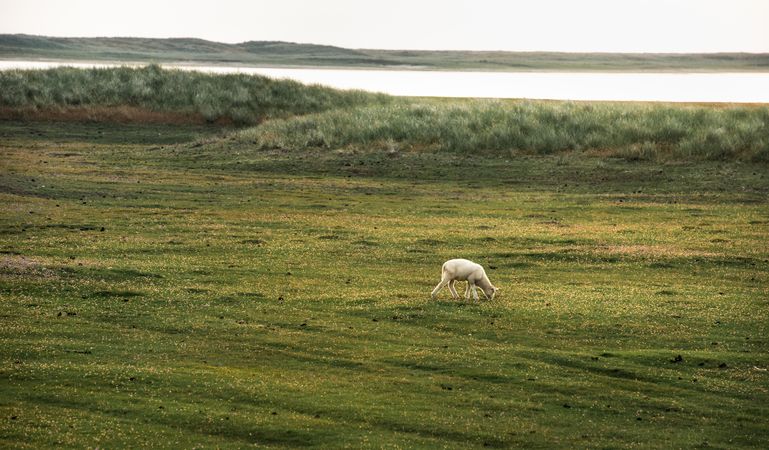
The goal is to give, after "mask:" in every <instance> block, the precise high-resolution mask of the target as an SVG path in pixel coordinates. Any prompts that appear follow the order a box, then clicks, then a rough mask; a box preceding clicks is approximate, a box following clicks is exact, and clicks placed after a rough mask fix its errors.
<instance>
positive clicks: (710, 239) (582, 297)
mask: <svg viewBox="0 0 769 450" xmlns="http://www.w3.org/2000/svg"><path fill="white" fill-rule="evenodd" d="M34 127H35V130H36V131H35V132H34V133H29V130H26V125H24V124H13V123H0V131H2V133H3V140H2V141H1V142H0V146H1V147H0V151H1V152H2V157H3V158H2V172H1V174H0V175H1V177H2V178H1V180H2V184H1V185H0V200H1V201H2V203H3V205H4V206H3V212H2V214H0V252H2V253H0V260H1V261H2V263H0V294H1V295H2V301H1V302H0V316H1V317H2V323H3V327H2V329H1V330H0V341H1V342H0V349H1V350H0V358H1V359H2V365H1V367H2V369H1V371H0V383H2V386H3V388H2V389H1V390H0V442H2V445H3V446H8V447H18V448H41V447H55V448H73V447H74V448H82V447H142V446H144V447H188V448H189V447H194V446H206V447H222V448H239V447H245V446H250V445H257V446H275V447H303V446H314V447H324V448H327V447H356V448H368V447H375V448H380V447H390V446H391V447H424V448H432V447H435V448H447V447H448V448H468V447H488V446H491V447H515V446H518V447H547V448H559V447H561V448H573V447H601V448H630V447H638V446H642V447H645V448H671V447H673V448H678V447H686V448H692V447H706V446H709V447H720V448H741V447H742V448H761V447H766V446H767V444H769V433H767V429H766V426H765V419H766V417H767V415H768V414H769V410H768V409H767V406H766V405H768V404H769V392H767V390H768V389H769V375H768V373H769V372H768V371H767V369H769V357H767V355H768V354H769V353H768V352H767V350H769V344H768V343H767V340H766V335H767V331H769V330H767V324H768V323H769V317H767V311H769V308H767V307H768V306H769V304H768V303H767V298H769V296H768V295H767V294H769V288H768V287H769V251H768V250H767V247H766V245H765V242H766V241H767V238H768V237H769V236H768V235H769V228H767V224H769V214H767V200H766V199H767V195H766V194H767V192H769V174H768V173H767V171H766V167H765V166H763V165H755V164H744V163H733V162H730V163H715V162H701V163H697V164H691V165H661V164H657V163H650V162H627V161H623V160H616V159H605V160H598V159H595V158H587V157H581V156H576V155H573V156H571V157H569V158H563V157H561V156H541V157H536V158H528V157H519V158H515V159H505V158H488V159H484V160H478V159H472V158H468V159H465V157H464V156H462V155H459V154H458V153H451V152H437V153H430V154H428V153H425V152H414V153H409V152H400V153H398V154H397V155H389V154H388V153H387V152H386V151H385V152H379V151H362V150H359V151H357V152H352V151H349V150H343V151H336V150H332V151H329V150H312V151H309V152H305V151H271V150H259V149H257V148H254V147H253V146H251V147H249V146H247V145H244V144H243V143H241V142H237V143H236V144H234V145H233V147H231V148H230V147H227V146H226V145H225V144H223V142H227V141H218V140H217V141H215V143H213V144H207V143H205V142H206V140H205V139H202V140H198V141H193V142H197V143H193V144H184V145H168V142H167V140H166V139H167V138H166V137H165V136H167V133H161V132H160V130H161V129H160V128H159V127H157V126H155V127H147V128H146V132H145V133H142V132H141V128H140V127H138V126H132V127H129V128H127V129H126V131H127V133H128V134H127V135H126V139H124V140H123V143H122V144H118V143H117V142H119V141H121V139H120V134H121V132H122V130H123V128H121V127H116V126H115V127H111V126H107V125H104V124H102V125H76V124H68V125H55V124H49V125H46V124H35V125H34ZM100 131H101V134H100V133H99V132H100ZM210 133H211V130H210V129H207V128H197V129H195V128H191V127H190V128H186V129H183V130H180V131H179V132H178V134H177V136H178V137H179V139H185V140H186V139H189V138H191V137H192V136H193V135H195V134H202V135H208V134H210ZM41 134H42V135H41ZM105 136H106V137H105ZM140 136H141V138H140ZM153 139H157V141H153ZM348 164H349V165H348ZM455 256H464V257H468V258H471V259H475V260H477V261H479V262H481V263H483V264H484V265H485V266H486V267H487V268H488V271H489V275H490V277H491V279H492V280H493V281H494V283H495V284H496V285H498V286H501V287H502V291H501V292H500V296H499V297H498V300H495V301H494V302H493V303H492V302H485V303H481V304H478V305H473V304H469V303H465V302H455V301H451V300H449V299H448V297H447V294H446V293H445V292H444V293H443V294H442V295H441V297H440V299H439V300H438V301H430V300H429V292H430V290H431V289H432V287H433V286H434V284H435V283H437V281H438V277H439V273H438V272H439V268H440V264H441V262H442V261H443V260H444V259H447V258H449V257H455ZM679 356H680V357H679Z"/></svg>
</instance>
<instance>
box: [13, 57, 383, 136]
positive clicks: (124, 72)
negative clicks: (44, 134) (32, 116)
mask: <svg viewBox="0 0 769 450" xmlns="http://www.w3.org/2000/svg"><path fill="white" fill-rule="evenodd" d="M0 86H2V89H0V107H6V108H9V109H16V110H33V111H34V110H43V111H45V110H50V109H54V110H55V109H67V108H81V109H82V108H85V109H88V108H99V107H124V106H129V107H136V108H141V109H145V110H148V111H154V112H167V113H180V114H192V115H195V116H199V117H201V118H203V119H204V120H206V121H209V122H213V121H216V120H225V121H233V122H235V123H239V124H249V123H250V124H253V123H258V122H261V121H263V120H265V119H267V118H272V117H286V116H291V115H294V114H307V113H311V112H318V111H323V110H327V109H331V108H347V107H351V106H356V105H361V104H371V103H378V102H386V101H388V98H387V97H385V96H382V95H375V94H370V93H366V92H363V91H341V90H336V89H331V88H326V87H322V86H307V85H303V84H301V83H298V82H294V81H290V80H274V79H270V78H268V77H262V76H254V75H242V74H231V75H211V74H204V73H199V72H187V71H181V70H164V69H161V68H160V67H159V66H157V65H149V66H146V67H143V68H137V69H134V68H128V67H121V68H108V69H74V68H67V67H62V68H56V69H49V70H41V71H37V70H10V71H2V72H0Z"/></svg>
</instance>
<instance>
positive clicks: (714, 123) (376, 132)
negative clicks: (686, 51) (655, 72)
mask: <svg viewBox="0 0 769 450" xmlns="http://www.w3.org/2000/svg"><path fill="white" fill-rule="evenodd" d="M239 136H240V138H241V139H243V140H246V141H252V142H255V143H256V144H257V145H258V146H259V147H260V148H292V149H301V148H318V147H321V148H323V147H325V148H366V149H372V148H373V149H384V150H387V149H392V148H399V149H404V150H431V151H448V152H468V151H472V152H478V151H480V152H494V153H500V152H508V151H516V152H522V153H533V154H552V153H557V152H566V151H580V152H587V151H592V152H596V153H599V154H601V155H606V156H617V157H623V158H627V159H643V160H659V159H686V160H691V159H693V160H719V159H746V160H760V161H766V160H768V159H769V156H768V155H769V109H768V108H765V107H737V106H736V107H727V108H712V107H698V106H670V105H632V104H586V103H572V102H557V103H556V102H532V101H519V102H510V101H489V100H476V101H452V102H434V101H416V102H391V103H389V104H384V105H367V106H361V107H356V108H349V109H345V110H341V109H337V110H330V111H326V112H323V113H320V114H312V115H308V116H303V117H292V118H288V119H285V120H277V121H271V122H270V123H266V124H264V125H262V126H260V127H258V128H254V129H249V130H244V131H242V132H240V134H239Z"/></svg>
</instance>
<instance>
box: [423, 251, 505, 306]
mask: <svg viewBox="0 0 769 450" xmlns="http://www.w3.org/2000/svg"><path fill="white" fill-rule="evenodd" d="M457 281H467V287H466V288H465V299H466V300H469V299H470V290H472V291H473V299H475V301H478V292H477V291H476V289H475V286H479V287H480V288H481V290H482V291H483V295H485V296H486V298H487V299H489V300H494V296H495V295H497V291H499V289H498V288H496V287H494V285H493V284H491V281H489V277H487V276H486V271H485V270H483V266H481V265H480V264H476V263H474V262H472V261H468V260H466V259H450V260H448V261H446V262H445V263H443V268H442V269H441V282H440V283H438V286H435V289H433V292H432V294H430V296H431V297H432V298H433V299H435V294H437V293H438V291H440V290H441V289H442V288H443V287H444V286H446V285H448V286H449V291H450V292H451V297H452V298H454V299H458V298H459V294H457V290H456V289H454V283H455V282H457Z"/></svg>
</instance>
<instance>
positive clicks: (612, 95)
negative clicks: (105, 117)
mask: <svg viewBox="0 0 769 450" xmlns="http://www.w3.org/2000/svg"><path fill="white" fill-rule="evenodd" d="M63 65H66V66H73V67H112V66H115V65H120V64H102V63H69V62H67V63H64V62H43V61H0V69H12V68H24V69H43V68H49V67H57V66H63ZM163 66H164V67H169V68H178V69H182V70H199V71H202V72H210V73H247V74H260V75H266V76H269V77H273V78H289V79H293V80H297V81H300V82H302V83H308V84H323V85H326V86H331V87H336V88H340V89H363V90H367V91H373V92H384V93H387V94H391V95H398V96H423V97H489V98H528V99H552V100H607V101H658V102H707V103H720V102H727V103H769V73H753V72H749V73H613V72H608V73H607V72H578V73H570V72H474V71H464V72H463V71H426V70H365V69H316V68H302V69H290V68H267V67H225V66H195V65H170V64H168V65H165V64H164V65H163Z"/></svg>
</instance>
